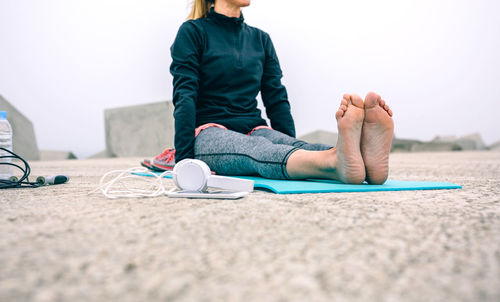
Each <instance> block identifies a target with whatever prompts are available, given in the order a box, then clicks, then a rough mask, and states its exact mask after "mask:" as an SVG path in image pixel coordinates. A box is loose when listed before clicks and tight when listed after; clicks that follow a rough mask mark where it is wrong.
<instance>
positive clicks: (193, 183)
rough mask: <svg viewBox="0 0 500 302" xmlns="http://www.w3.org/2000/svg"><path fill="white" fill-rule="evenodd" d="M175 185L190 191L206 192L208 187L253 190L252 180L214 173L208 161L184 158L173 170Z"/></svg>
mask: <svg viewBox="0 0 500 302" xmlns="http://www.w3.org/2000/svg"><path fill="white" fill-rule="evenodd" d="M173 179H174V182H175V185H176V186H177V187H178V188H179V189H181V190H183V191H188V192H206V190H207V189H208V187H214V188H218V189H224V190H230V191H243V192H252V191H253V184H254V182H253V181H252V180H248V179H241V178H234V177H227V176H218V175H212V172H211V171H210V168H209V167H208V165H207V164H206V163H204V162H203V161H201V160H198V159H183V160H181V161H180V162H178V163H177V164H176V165H175V167H174V171H173Z"/></svg>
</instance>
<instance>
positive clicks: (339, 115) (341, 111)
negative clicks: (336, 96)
mask: <svg viewBox="0 0 500 302" xmlns="http://www.w3.org/2000/svg"><path fill="white" fill-rule="evenodd" d="M344 112H345V111H344V110H341V109H339V110H337V112H336V113H335V118H336V119H337V120H338V119H339V118H341V117H343V116H344Z"/></svg>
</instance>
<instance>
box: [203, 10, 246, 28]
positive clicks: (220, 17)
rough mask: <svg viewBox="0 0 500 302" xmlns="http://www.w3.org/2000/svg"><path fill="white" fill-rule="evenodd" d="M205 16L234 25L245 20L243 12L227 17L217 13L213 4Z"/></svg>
mask: <svg viewBox="0 0 500 302" xmlns="http://www.w3.org/2000/svg"><path fill="white" fill-rule="evenodd" d="M207 17H208V18H210V19H214V20H217V21H220V22H222V23H228V24H235V25H241V24H242V23H243V22H244V21H245V18H244V17H243V13H241V14H240V16H239V17H228V16H226V15H223V14H219V13H218V12H216V11H215V10H214V7H213V6H212V7H211V8H210V12H209V13H208V16H207Z"/></svg>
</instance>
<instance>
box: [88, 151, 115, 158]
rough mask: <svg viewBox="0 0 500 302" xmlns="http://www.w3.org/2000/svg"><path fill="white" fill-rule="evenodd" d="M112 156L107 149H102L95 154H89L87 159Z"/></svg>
mask: <svg viewBox="0 0 500 302" xmlns="http://www.w3.org/2000/svg"><path fill="white" fill-rule="evenodd" d="M112 157H115V156H112V154H110V153H109V152H108V150H102V151H101V152H98V153H96V154H93V155H91V156H89V157H88V159H93V158H112Z"/></svg>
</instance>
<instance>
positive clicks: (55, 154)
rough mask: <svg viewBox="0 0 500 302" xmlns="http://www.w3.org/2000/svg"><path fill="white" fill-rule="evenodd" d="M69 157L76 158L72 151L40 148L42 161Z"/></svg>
mask: <svg viewBox="0 0 500 302" xmlns="http://www.w3.org/2000/svg"><path fill="white" fill-rule="evenodd" d="M67 159H76V156H75V154H73V152H71V151H56V150H40V160H42V161H49V160H67Z"/></svg>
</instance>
